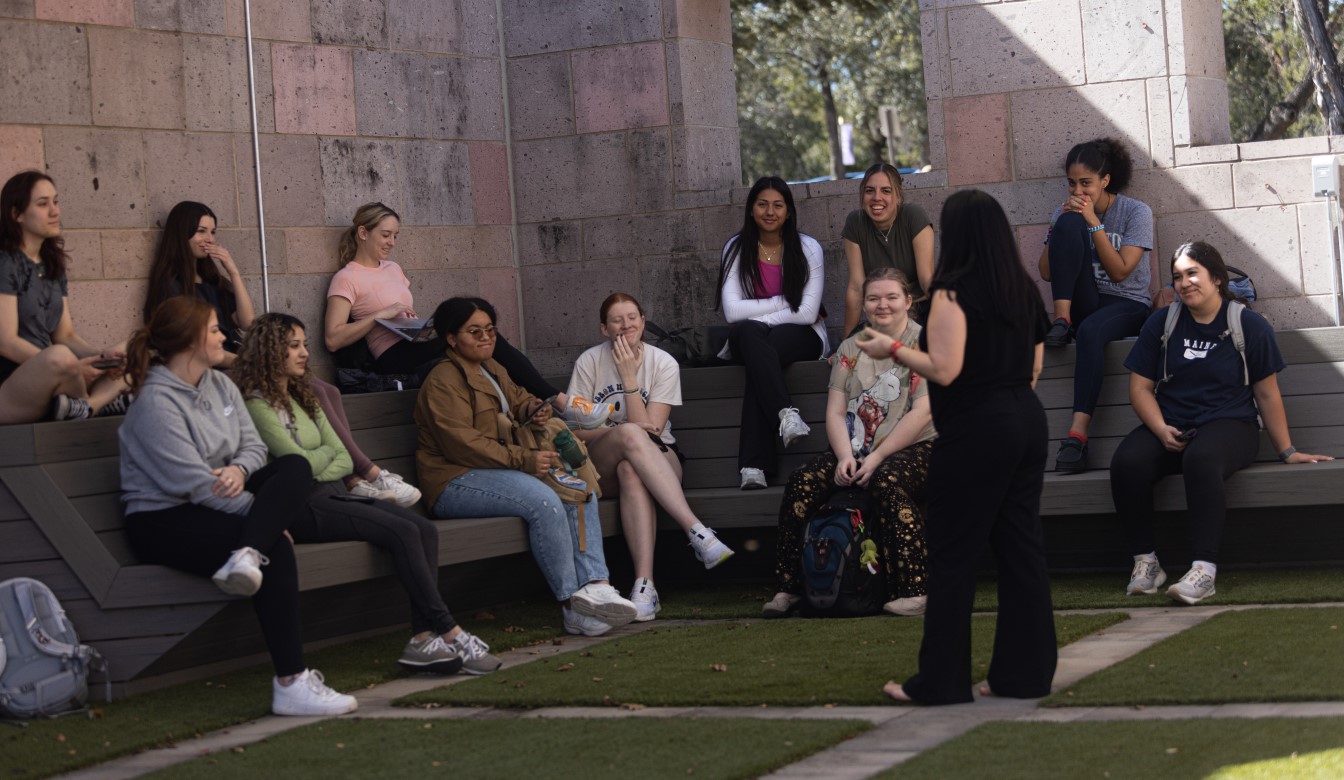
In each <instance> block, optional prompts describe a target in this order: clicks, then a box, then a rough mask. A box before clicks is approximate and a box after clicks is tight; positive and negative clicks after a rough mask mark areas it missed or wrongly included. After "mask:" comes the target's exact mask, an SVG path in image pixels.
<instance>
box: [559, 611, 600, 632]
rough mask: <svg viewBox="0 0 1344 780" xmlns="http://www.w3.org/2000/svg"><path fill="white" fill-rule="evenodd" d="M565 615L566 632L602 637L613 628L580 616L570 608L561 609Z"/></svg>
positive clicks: (593, 618)
mask: <svg viewBox="0 0 1344 780" xmlns="http://www.w3.org/2000/svg"><path fill="white" fill-rule="evenodd" d="M560 609H561V610H562V611H563V612H564V613H565V632H566V633H570V634H583V635H584V636H602V635H603V634H605V633H607V632H608V631H610V630H611V626H610V625H609V624H607V623H603V622H602V621H601V620H598V619H597V618H595V617H590V616H588V615H580V614H579V613H578V612H575V611H574V610H572V609H570V608H569V607H561V608H560Z"/></svg>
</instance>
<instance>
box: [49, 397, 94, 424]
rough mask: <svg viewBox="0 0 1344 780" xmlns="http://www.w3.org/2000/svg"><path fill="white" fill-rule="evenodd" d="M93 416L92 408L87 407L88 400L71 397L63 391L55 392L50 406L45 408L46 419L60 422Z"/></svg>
mask: <svg viewBox="0 0 1344 780" xmlns="http://www.w3.org/2000/svg"><path fill="white" fill-rule="evenodd" d="M92 416H93V410H92V409H90V408H89V402H88V401H87V400H85V399H83V398H71V397H70V396H68V395H66V394H64V393H57V394H56V395H55V397H53V398H52V399H51V406H50V407H49V408H48V410H47V419H50V420H55V421H56V422H61V421H63V420H87V419H89V418H90V417H92Z"/></svg>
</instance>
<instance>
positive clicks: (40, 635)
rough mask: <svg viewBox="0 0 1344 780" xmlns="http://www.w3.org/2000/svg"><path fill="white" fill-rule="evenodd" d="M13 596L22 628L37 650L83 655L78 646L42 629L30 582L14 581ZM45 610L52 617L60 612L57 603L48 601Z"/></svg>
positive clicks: (58, 656)
mask: <svg viewBox="0 0 1344 780" xmlns="http://www.w3.org/2000/svg"><path fill="white" fill-rule="evenodd" d="M42 595H43V596H46V595H47V594H46V593H42ZM14 598H15V600H16V601H18V602H19V613H20V614H21V615H22V616H23V627H24V630H26V631H27V632H28V636H30V637H32V640H33V644H34V645H35V646H36V647H37V649H38V650H41V651H42V652H43V653H46V654H47V655H50V656H55V657H57V658H79V657H81V656H83V653H82V652H81V650H80V648H78V647H75V646H74V645H69V644H66V643H65V642H62V641H61V640H59V639H57V638H56V637H54V636H51V635H50V634H48V633H47V632H46V631H44V630H43V628H42V621H41V620H39V619H38V616H37V612H36V611H35V610H34V606H35V605H34V603H33V586H32V583H30V582H24V581H20V582H17V583H15V584H14ZM46 611H47V612H48V613H49V614H50V615H51V616H52V617H53V618H54V617H57V616H58V615H60V614H61V608H60V605H58V604H51V603H48V604H47V605H46Z"/></svg>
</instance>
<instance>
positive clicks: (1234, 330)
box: [1227, 301, 1251, 385]
mask: <svg viewBox="0 0 1344 780" xmlns="http://www.w3.org/2000/svg"><path fill="white" fill-rule="evenodd" d="M1244 311H1246V304H1244V303H1242V302H1241V301H1228V303H1227V332H1228V334H1229V335H1230V336H1232V346H1234V347H1236V348H1237V354H1238V355H1241V377H1242V382H1244V383H1245V384H1247V385H1249V384H1250V383H1251V367H1250V365H1249V364H1248V363H1247V362H1246V330H1245V329H1244V328H1242V326H1241V313H1242V312H1244Z"/></svg>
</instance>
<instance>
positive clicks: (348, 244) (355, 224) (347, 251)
mask: <svg viewBox="0 0 1344 780" xmlns="http://www.w3.org/2000/svg"><path fill="white" fill-rule="evenodd" d="M388 217H395V218H396V220H397V221H398V222H400V221H401V215H399V214H397V212H395V211H393V210H392V209H391V208H390V207H389V206H386V205H384V204H382V203H379V202H377V201H375V202H373V203H365V204H364V205H363V206H360V207H359V210H358V211H356V212H355V217H354V219H352V220H350V222H351V225H350V227H349V228H347V229H346V231H345V232H344V233H342V234H341V244H340V248H339V249H338V250H337V252H336V257H337V259H338V260H339V261H340V265H339V266H338V267H339V268H344V267H345V264H346V263H348V262H350V261H351V260H354V259H355V252H356V251H358V250H359V229H360V228H364V229H365V230H368V231H372V230H373V229H374V228H376V227H378V223H379V222H382V221H383V220H385V219H387V218H388Z"/></svg>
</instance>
